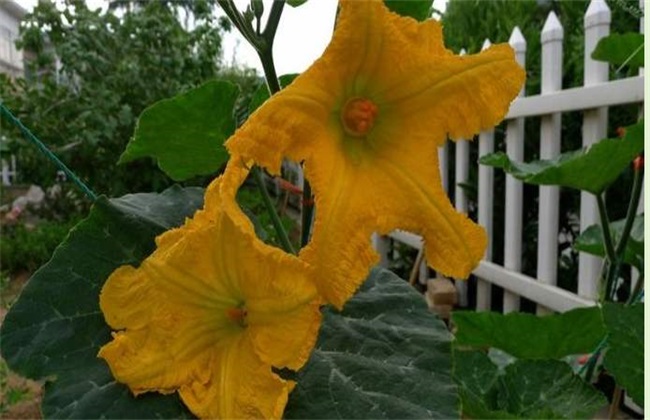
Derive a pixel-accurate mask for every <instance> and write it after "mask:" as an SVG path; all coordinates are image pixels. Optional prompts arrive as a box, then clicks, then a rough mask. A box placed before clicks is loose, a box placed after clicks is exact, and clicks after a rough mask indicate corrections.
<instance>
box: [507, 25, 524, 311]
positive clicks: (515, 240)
mask: <svg viewBox="0 0 650 420" xmlns="http://www.w3.org/2000/svg"><path fill="white" fill-rule="evenodd" d="M508 42H509V44H510V46H512V48H513V49H514V50H515V57H516V59H517V63H519V65H520V66H522V67H523V68H526V39H525V38H524V36H523V34H522V33H521V30H520V29H519V27H518V26H515V29H514V30H513V31H512V35H510V40H509V41H508ZM524 94H525V87H522V88H521V91H520V92H519V96H524ZM506 153H507V154H508V156H509V157H510V159H512V160H516V161H519V162H521V161H523V160H524V119H523V118H518V119H516V120H511V121H508V127H507V129H506ZM505 204H506V206H505V208H506V209H505V233H504V252H503V266H504V267H505V268H507V269H509V270H512V271H516V272H520V271H521V241H522V232H523V229H522V218H523V184H522V182H521V181H518V180H517V179H515V177H513V176H512V175H506V203H505ZM513 311H519V296H517V295H515V294H513V293H511V292H509V291H507V290H504V292H503V313H508V312H513Z"/></svg>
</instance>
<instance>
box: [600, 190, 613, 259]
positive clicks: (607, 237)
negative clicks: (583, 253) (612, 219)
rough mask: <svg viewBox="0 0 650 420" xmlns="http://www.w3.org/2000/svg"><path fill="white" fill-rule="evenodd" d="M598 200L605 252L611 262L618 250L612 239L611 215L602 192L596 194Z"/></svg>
mask: <svg viewBox="0 0 650 420" xmlns="http://www.w3.org/2000/svg"><path fill="white" fill-rule="evenodd" d="M596 202H597V203H598V214H599V216H600V226H601V228H602V230H603V242H604V245H605V254H606V255H607V259H608V260H609V261H610V262H613V261H615V259H616V252H615V250H614V241H613V240H612V233H611V231H610V230H609V217H608V216H607V209H606V208H605V200H604V198H603V195H602V194H597V195H596Z"/></svg>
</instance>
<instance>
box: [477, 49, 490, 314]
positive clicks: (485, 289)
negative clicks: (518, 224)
mask: <svg viewBox="0 0 650 420" xmlns="http://www.w3.org/2000/svg"><path fill="white" fill-rule="evenodd" d="M491 45H492V43H491V42H490V40H489V39H486V40H485V42H483V48H482V51H484V50H487V49H488V48H490V46H491ZM492 152H494V130H493V129H490V130H486V131H482V132H481V133H480V134H479V137H478V156H479V158H480V157H481V156H483V155H487V154H490V153H492ZM493 197H494V170H493V169H492V168H491V167H489V166H486V165H479V168H478V223H479V225H481V226H483V227H484V228H485V231H486V232H487V236H488V244H487V249H486V250H485V256H484V257H483V259H484V260H486V261H490V260H491V259H492V236H493V232H492V213H493V203H492V198H493ZM491 295H492V287H491V286H490V283H488V282H486V281H485V280H482V279H478V282H477V284H476V310H477V311H485V310H490V306H491V297H492V296H491Z"/></svg>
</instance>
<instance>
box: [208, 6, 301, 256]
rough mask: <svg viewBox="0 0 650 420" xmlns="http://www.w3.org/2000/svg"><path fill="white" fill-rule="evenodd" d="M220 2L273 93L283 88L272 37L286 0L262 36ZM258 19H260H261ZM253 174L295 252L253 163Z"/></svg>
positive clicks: (281, 236)
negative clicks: (274, 54)
mask: <svg viewBox="0 0 650 420" xmlns="http://www.w3.org/2000/svg"><path fill="white" fill-rule="evenodd" d="M217 2H218V3H219V5H220V6H221V7H222V9H223V11H224V12H225V13H226V15H227V16H228V18H229V19H230V21H231V22H232V23H233V25H235V27H236V28H237V29H238V30H239V32H240V33H241V34H242V35H243V36H244V38H246V40H247V41H248V42H249V43H250V44H251V45H252V46H253V48H255V50H256V51H257V54H258V56H259V57H260V61H261V62H262V68H263V69H264V75H265V77H266V83H267V86H268V88H269V91H270V93H271V94H274V93H276V92H278V91H279V90H280V83H279V82H278V76H277V74H276V72H275V65H274V64H273V53H272V49H273V38H274V37H275V32H276V30H277V28H278V23H279V21H280V16H281V15H282V10H283V8H284V0H275V1H274V2H273V6H272V7H271V12H270V15H269V19H268V21H267V23H266V27H265V28H264V32H262V34H261V35H262V36H261V37H260V36H258V35H256V33H255V30H254V29H253V28H252V27H251V26H250V25H249V24H248V23H247V22H246V20H245V19H244V17H243V16H242V14H241V13H240V12H239V10H237V7H236V6H235V4H234V3H233V1H232V0H217ZM258 21H259V20H258ZM251 172H252V173H253V177H254V178H255V183H256V184H257V187H258V188H259V190H260V192H261V193H262V201H263V202H264V206H265V207H266V210H267V211H268V212H269V215H270V216H271V221H272V223H273V227H274V228H275V230H276V232H277V234H278V238H279V239H280V243H281V244H282V248H284V250H285V251H287V252H290V253H292V254H295V250H294V249H293V246H292V245H291V241H289V235H287V231H286V230H285V229H284V226H283V225H282V221H281V220H280V216H279V215H278V212H277V209H276V208H275V205H274V204H273V201H272V200H271V196H270V195H269V191H268V189H267V188H266V184H265V183H264V178H263V177H262V171H261V169H260V168H259V167H258V166H253V168H252V169H251Z"/></svg>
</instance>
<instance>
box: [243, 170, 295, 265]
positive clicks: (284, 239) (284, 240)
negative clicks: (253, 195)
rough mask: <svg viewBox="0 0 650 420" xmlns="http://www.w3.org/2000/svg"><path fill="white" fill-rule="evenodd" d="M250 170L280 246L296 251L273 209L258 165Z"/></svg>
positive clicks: (291, 251)
mask: <svg viewBox="0 0 650 420" xmlns="http://www.w3.org/2000/svg"><path fill="white" fill-rule="evenodd" d="M251 172H252V173H253V178H255V182H256V183H257V186H258V188H259V189H260V191H261V193H262V200H263V201H264V206H266V208H267V209H268V210H269V215H270V216H271V222H272V223H273V227H274V228H275V230H276V232H277V233H278V238H279V239H280V243H281V244H282V248H284V250H285V251H287V252H290V253H292V254H295V253H296V251H295V250H294V249H293V246H292V245H291V241H289V236H288V235H287V231H286V230H285V229H284V226H282V221H281V220H280V216H278V212H277V211H276V209H275V205H274V204H273V200H271V196H270V195H269V191H268V190H267V189H266V185H264V177H263V176H262V170H261V169H260V168H259V167H258V166H253V169H251Z"/></svg>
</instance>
